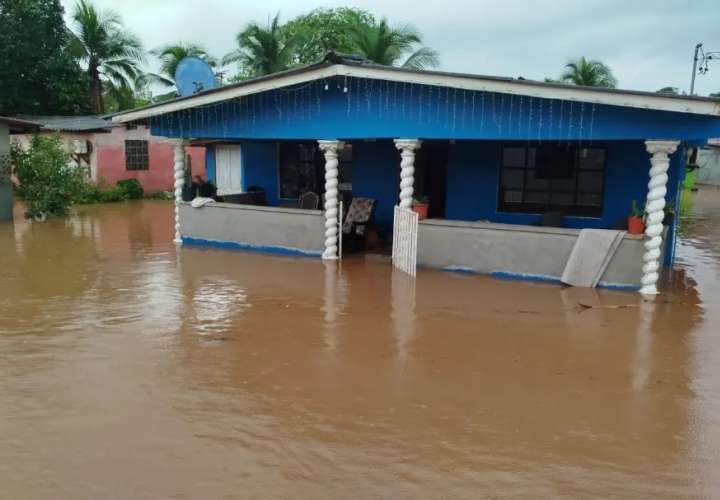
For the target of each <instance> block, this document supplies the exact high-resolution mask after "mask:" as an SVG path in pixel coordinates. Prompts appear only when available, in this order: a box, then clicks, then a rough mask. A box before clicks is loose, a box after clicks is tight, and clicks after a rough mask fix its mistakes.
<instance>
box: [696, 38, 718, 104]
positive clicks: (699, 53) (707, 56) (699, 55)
mask: <svg viewBox="0 0 720 500" xmlns="http://www.w3.org/2000/svg"><path fill="white" fill-rule="evenodd" d="M718 58H720V51H716V52H705V51H704V50H703V44H702V43H698V44H697V45H695V56H693V69H692V78H691V79H690V95H695V75H696V74H697V73H700V74H701V75H704V74H705V73H707V72H708V69H709V68H708V63H709V62H710V61H712V60H715V59H718ZM698 61H700V67H698Z"/></svg>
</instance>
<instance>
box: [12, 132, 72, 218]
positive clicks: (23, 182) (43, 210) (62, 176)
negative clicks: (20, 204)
mask: <svg viewBox="0 0 720 500" xmlns="http://www.w3.org/2000/svg"><path fill="white" fill-rule="evenodd" d="M10 154H11V159H12V163H13V165H14V166H15V175H16V176H17V179H18V181H19V185H18V194H19V195H20V197H22V198H23V200H24V202H25V209H26V216H27V217H43V216H55V217H57V216H61V215H66V214H67V213H68V211H69V210H70V206H71V205H72V200H73V198H74V197H75V196H76V195H77V194H78V193H79V192H81V191H82V189H83V186H84V184H85V181H84V176H83V171H82V169H80V168H78V167H76V166H73V165H71V164H70V153H68V152H67V151H66V150H65V149H64V148H63V146H62V142H61V141H60V136H59V135H55V136H52V137H40V136H37V135H36V136H35V137H33V138H32V141H31V143H30V147H29V148H28V150H27V151H25V150H23V149H22V148H20V147H19V146H17V145H13V147H12V149H11V152H10Z"/></svg>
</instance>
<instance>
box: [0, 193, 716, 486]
mask: <svg viewBox="0 0 720 500" xmlns="http://www.w3.org/2000/svg"><path fill="white" fill-rule="evenodd" d="M687 203H689V202H687ZM687 206H689V205H687ZM719 216H720V191H718V192H715V191H709V192H700V193H698V194H697V195H696V196H695V197H694V199H693V200H692V209H691V210H688V213H687V214H685V219H684V221H683V238H682V239H681V241H680V242H679V244H678V269H676V270H675V271H674V272H672V273H670V274H669V275H668V276H667V277H666V279H665V283H664V285H663V286H664V288H665V290H666V291H667V292H666V293H664V294H663V295H661V296H660V297H659V298H658V299H657V300H655V301H654V302H643V301H642V300H641V299H640V297H639V296H637V295H636V294H630V293H619V292H608V291H597V290H582V289H572V288H567V289H562V288H559V287H555V286H549V285H543V284H531V283H519V282H506V281H498V280H494V279H490V278H486V277H478V276H467V275H457V274H448V273H442V272H436V271H431V270H421V271H420V272H419V273H418V277H417V279H416V280H413V279H410V278H409V277H407V276H405V275H403V274H402V273H398V272H393V271H392V270H391V268H390V266H389V264H388V262H387V261H386V260H385V259H382V258H373V257H367V258H366V259H363V258H362V257H351V258H348V259H346V260H345V261H343V262H342V263H323V262H320V261H318V260H314V259H291V258H280V257H273V256H264V255H257V254H245V253H239V252H230V251H220V250H213V249H203V248H191V247H186V248H182V249H177V248H176V247H175V246H174V245H173V244H172V222H173V220H172V204H169V203H166V202H155V201H146V202H137V203H126V204H115V205H106V206H93V207H82V208H80V209H79V211H78V213H77V214H76V215H75V216H73V217H72V218H70V219H68V220H55V221H50V222H47V223H44V224H37V223H31V222H26V221H22V220H19V219H18V220H16V222H15V224H9V223H8V224H5V223H3V224H0V269H1V270H2V278H3V281H2V283H3V286H2V287H1V288H0V484H2V485H3V486H2V492H3V496H7V497H9V498H53V499H55V498H72V499H76V498H108V497H114V498H148V499H156V498H167V497H172V498H218V497H225V496H227V497H232V496H238V495H239V496H243V497H249V498H256V497H260V498H277V497H281V498H287V497H292V498H297V497H303V498H345V497H360V498H376V497H382V498H403V497H423V498H447V497H450V498H477V497H478V496H483V495H488V496H503V497H504V496H528V497H533V498H536V497H546V496H561V497H568V498H577V497H588V496H591V497H598V496H600V497H610V496H616V497H639V496H643V497H648V496H654V497H672V498H675V497H712V496H718V495H720V479H718V478H717V474H716V472H717V470H720V459H719V458H718V455H717V450H718V449H720V376H719V375H720V374H718V370H719V369H720V368H719V367H720V341H718V335H717V332H718V331H720V313H719V312H718V311H720V307H718V306H720V280H718V273H719V271H720V246H718V243H719V242H720V224H719V223H718V220H719V219H718V217H719ZM480 492H482V493H480Z"/></svg>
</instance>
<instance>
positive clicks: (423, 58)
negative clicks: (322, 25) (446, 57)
mask: <svg viewBox="0 0 720 500" xmlns="http://www.w3.org/2000/svg"><path fill="white" fill-rule="evenodd" d="M351 39H352V43H353V49H354V50H355V51H356V52H358V53H359V54H360V55H362V56H363V57H365V59H367V60H369V61H372V62H374V63H377V64H383V65H385V66H402V67H403V68H411V69H423V68H427V67H435V66H437V65H438V64H439V60H438V53H437V52H436V51H434V50H433V49H431V48H429V47H422V46H421V47H418V48H416V47H417V46H418V45H421V44H422V37H421V35H420V32H419V31H417V30H416V29H415V28H414V27H412V26H410V25H401V26H395V27H391V26H389V25H388V22H387V19H382V20H381V21H380V22H374V23H367V24H359V25H357V26H355V27H353V28H352V38H351ZM408 54H409V55H408ZM403 59H405V60H404V62H402V63H401V61H402V60H403Z"/></svg>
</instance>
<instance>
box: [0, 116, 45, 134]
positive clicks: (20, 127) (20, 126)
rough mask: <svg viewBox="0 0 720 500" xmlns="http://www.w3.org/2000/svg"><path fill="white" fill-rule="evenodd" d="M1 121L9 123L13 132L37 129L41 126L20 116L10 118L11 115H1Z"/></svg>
mask: <svg viewBox="0 0 720 500" xmlns="http://www.w3.org/2000/svg"><path fill="white" fill-rule="evenodd" d="M0 123H3V124H5V125H7V126H8V127H9V128H10V131H11V132H24V131H26V130H36V129H37V128H39V127H40V125H39V124H37V123H35V122H32V121H28V120H21V119H19V118H10V117H9V116H0Z"/></svg>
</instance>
